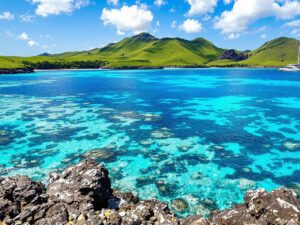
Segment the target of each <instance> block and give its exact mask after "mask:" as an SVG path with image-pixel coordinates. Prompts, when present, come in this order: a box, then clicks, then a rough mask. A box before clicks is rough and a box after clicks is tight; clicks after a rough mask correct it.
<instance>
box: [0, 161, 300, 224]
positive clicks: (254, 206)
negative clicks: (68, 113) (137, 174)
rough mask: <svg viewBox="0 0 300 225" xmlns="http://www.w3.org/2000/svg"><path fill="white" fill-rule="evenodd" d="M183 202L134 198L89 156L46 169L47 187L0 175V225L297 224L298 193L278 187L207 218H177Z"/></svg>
mask: <svg viewBox="0 0 300 225" xmlns="http://www.w3.org/2000/svg"><path fill="white" fill-rule="evenodd" d="M184 201H185V200H184V198H181V199H175V200H174V202H175V203H173V202H172V204H171V206H170V207H169V206H168V205H167V204H166V203H164V202H161V201H159V200H157V199H151V200H140V199H139V197H138V196H135V195H134V194H133V193H131V192H126V193H121V192H118V191H116V190H113V189H112V185H111V180H110V178H109V172H108V170H107V169H106V168H105V167H104V166H103V165H101V164H98V163H97V162H96V161H94V160H91V159H84V160H83V161H81V162H79V163H78V164H76V165H74V166H71V167H68V168H66V169H65V170H64V171H63V172H62V173H52V174H50V179H49V185H48V187H46V186H45V185H44V184H43V183H41V182H37V181H33V180H31V179H30V178H28V177H27V176H20V175H16V176H13V177H6V178H2V177H0V224H6V225H13V224H33V225H48V224H49V225H50V224H51V225H52V224H69V225H98V224H99V225H103V224H105V225H121V224H128V225H137V224H147V225H152V224H153V225H213V224H214V225H215V224H227V225H245V224H261V225H267V224H291V225H292V224H295V225H296V224H300V213H299V212H300V200H299V197H298V196H297V193H296V192H295V191H293V190H291V189H286V188H284V187H281V188H279V189H277V190H274V191H272V192H267V191H265V190H264V189H258V190H250V191H248V192H247V193H246V194H245V196H244V201H245V202H244V203H243V204H236V205H234V206H232V207H231V208H229V209H225V210H221V211H211V214H210V216H209V217H208V218H204V217H203V216H202V215H191V216H189V217H188V218H180V217H178V216H177V215H176V214H175V213H176V211H177V212H182V211H183V210H185V209H186V207H187V205H186V204H185V203H184ZM207 204H208V203H207ZM208 205H209V204H208ZM208 207H209V206H208Z"/></svg>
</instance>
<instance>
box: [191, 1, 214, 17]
mask: <svg viewBox="0 0 300 225" xmlns="http://www.w3.org/2000/svg"><path fill="white" fill-rule="evenodd" d="M186 1H187V2H188V4H189V5H190V10H189V11H188V13H187V15H188V16H195V15H201V14H206V13H211V12H213V11H214V9H215V7H216V6H217V1H218V0H186Z"/></svg>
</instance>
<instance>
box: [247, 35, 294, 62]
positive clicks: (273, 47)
mask: <svg viewBox="0 0 300 225" xmlns="http://www.w3.org/2000/svg"><path fill="white" fill-rule="evenodd" d="M299 46H300V41H298V40H296V39H293V38H286V37H281V38H277V39H274V40H271V41H269V42H266V43H265V44H264V45H262V46H261V47H260V48H258V49H256V50H255V51H252V52H251V53H250V57H249V59H247V60H245V61H243V63H244V64H247V65H251V66H285V65H287V64H295V63H297V54H298V47H299Z"/></svg>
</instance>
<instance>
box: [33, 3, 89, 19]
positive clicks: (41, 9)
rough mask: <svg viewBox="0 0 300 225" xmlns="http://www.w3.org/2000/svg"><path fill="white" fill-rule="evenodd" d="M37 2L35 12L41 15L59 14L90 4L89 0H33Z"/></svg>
mask: <svg viewBox="0 0 300 225" xmlns="http://www.w3.org/2000/svg"><path fill="white" fill-rule="evenodd" d="M31 1H32V2H33V3H35V4H37V9H36V10H35V13H36V14H37V15H39V16H43V17H46V16H49V15H59V14H61V13H71V12H72V11H74V10H75V9H80V8H81V7H83V6H87V5H88V4H89V0H31Z"/></svg>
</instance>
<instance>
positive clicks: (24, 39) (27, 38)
mask: <svg viewBox="0 0 300 225" xmlns="http://www.w3.org/2000/svg"><path fill="white" fill-rule="evenodd" d="M18 39H20V40H22V41H28V40H29V37H28V34H26V33H25V32H23V33H22V34H20V35H19V36H18Z"/></svg>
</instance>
